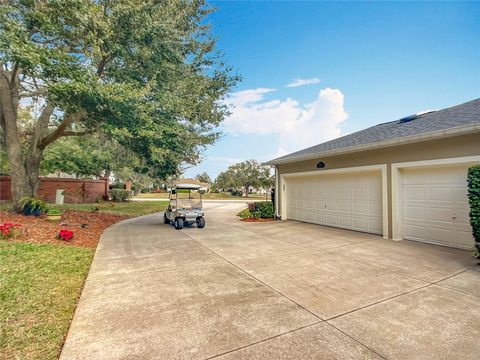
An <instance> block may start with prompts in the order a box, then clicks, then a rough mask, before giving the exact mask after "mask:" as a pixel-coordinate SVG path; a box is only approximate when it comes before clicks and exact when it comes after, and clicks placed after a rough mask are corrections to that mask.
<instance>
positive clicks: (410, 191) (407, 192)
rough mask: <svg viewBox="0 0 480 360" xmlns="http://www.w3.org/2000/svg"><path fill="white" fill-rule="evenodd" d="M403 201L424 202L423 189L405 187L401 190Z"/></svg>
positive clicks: (419, 187)
mask: <svg viewBox="0 0 480 360" xmlns="http://www.w3.org/2000/svg"><path fill="white" fill-rule="evenodd" d="M403 194H404V196H405V199H407V200H424V199H425V188H424V187H423V186H408V185H407V186H405V188H404V190H403Z"/></svg>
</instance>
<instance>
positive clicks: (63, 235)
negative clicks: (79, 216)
mask: <svg viewBox="0 0 480 360" xmlns="http://www.w3.org/2000/svg"><path fill="white" fill-rule="evenodd" d="M58 237H59V238H60V239H62V240H65V241H68V240H71V239H73V231H72V230H67V229H62V230H60V232H59V233H58Z"/></svg>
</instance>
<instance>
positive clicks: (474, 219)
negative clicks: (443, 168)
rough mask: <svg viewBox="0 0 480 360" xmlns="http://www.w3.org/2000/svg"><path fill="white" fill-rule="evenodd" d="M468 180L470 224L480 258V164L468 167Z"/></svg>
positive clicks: (477, 254)
mask: <svg viewBox="0 0 480 360" xmlns="http://www.w3.org/2000/svg"><path fill="white" fill-rule="evenodd" d="M467 182H468V203H469V204H470V224H471V225H472V232H473V239H474V241H475V244H474V245H475V257H476V258H477V259H480V165H474V166H472V167H471V168H470V169H468V176H467Z"/></svg>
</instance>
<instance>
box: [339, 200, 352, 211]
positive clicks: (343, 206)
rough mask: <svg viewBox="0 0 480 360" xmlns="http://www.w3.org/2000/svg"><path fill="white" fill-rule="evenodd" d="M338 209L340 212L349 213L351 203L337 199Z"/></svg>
mask: <svg viewBox="0 0 480 360" xmlns="http://www.w3.org/2000/svg"><path fill="white" fill-rule="evenodd" d="M338 210H339V211H340V212H342V213H351V212H352V204H351V203H349V202H346V201H339V202H338Z"/></svg>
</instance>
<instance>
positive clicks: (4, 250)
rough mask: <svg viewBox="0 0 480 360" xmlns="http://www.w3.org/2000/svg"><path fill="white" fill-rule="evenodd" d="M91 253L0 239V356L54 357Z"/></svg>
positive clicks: (75, 248) (72, 248)
mask: <svg viewBox="0 0 480 360" xmlns="http://www.w3.org/2000/svg"><path fill="white" fill-rule="evenodd" d="M93 254H94V249H88V248H82V247H74V246H62V245H49V244H48V245H47V244H27V243H19V242H5V241H0V358H2V359H56V358H57V357H58V355H59V353H60V350H61V348H62V345H63V341H64V338H65V336H66V334H67V331H68V328H69V326H70V322H71V319H72V317H73V313H74V310H75V306H76V303H77V300H78V297H79V296H80V292H81V289H82V286H83V282H84V280H85V278H86V276H87V273H88V269H89V268H90V263H91V261H92V258H93Z"/></svg>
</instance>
